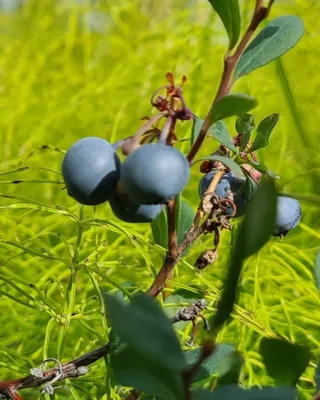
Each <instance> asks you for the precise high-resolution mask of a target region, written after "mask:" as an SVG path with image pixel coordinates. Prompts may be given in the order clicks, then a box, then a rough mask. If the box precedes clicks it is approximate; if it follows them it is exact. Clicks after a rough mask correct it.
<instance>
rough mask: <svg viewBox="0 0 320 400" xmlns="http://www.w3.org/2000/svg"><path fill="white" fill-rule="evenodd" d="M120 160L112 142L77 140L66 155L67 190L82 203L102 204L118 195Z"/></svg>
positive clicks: (63, 171)
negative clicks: (116, 193) (115, 193)
mask: <svg viewBox="0 0 320 400" xmlns="http://www.w3.org/2000/svg"><path fill="white" fill-rule="evenodd" d="M119 171H120V160H119V157H118V155H117V154H116V153H115V151H114V149H113V148H112V147H111V145H110V143H109V142H108V141H106V140H104V139H102V138H98V137H87V138H83V139H80V140H78V141H77V142H75V143H74V144H73V145H72V146H71V147H70V149H69V150H68V152H67V154H66V155H65V157H64V160H63V163H62V175H63V178H64V181H65V183H66V186H67V190H68V192H69V193H70V195H71V196H72V197H74V198H75V199H76V200H77V201H78V202H79V203H82V204H86V205H97V204H101V203H103V202H105V201H107V200H109V198H110V197H111V196H112V195H113V194H114V192H115V190H116V185H117V182H118V179H119Z"/></svg>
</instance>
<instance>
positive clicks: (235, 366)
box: [217, 351, 244, 386]
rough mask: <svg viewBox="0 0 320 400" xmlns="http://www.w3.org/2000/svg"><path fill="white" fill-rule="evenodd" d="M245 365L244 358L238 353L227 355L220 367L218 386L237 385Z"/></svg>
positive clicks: (233, 352)
mask: <svg viewBox="0 0 320 400" xmlns="http://www.w3.org/2000/svg"><path fill="white" fill-rule="evenodd" d="M243 363H244V358H243V356H242V355H241V354H240V353H239V352H238V351H232V352H230V353H228V354H226V355H225V356H224V357H223V358H222V359H221V362H220V365H219V370H218V375H219V379H218V383H217V385H218V386H221V385H232V384H234V385H237V384H238V382H239V376H240V371H241V368H242V366H243Z"/></svg>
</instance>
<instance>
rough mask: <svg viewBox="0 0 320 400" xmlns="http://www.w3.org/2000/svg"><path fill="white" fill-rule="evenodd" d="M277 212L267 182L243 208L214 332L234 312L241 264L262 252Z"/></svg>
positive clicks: (213, 324)
mask: <svg viewBox="0 0 320 400" xmlns="http://www.w3.org/2000/svg"><path fill="white" fill-rule="evenodd" d="M276 209H277V194H276V190H275V187H274V184H273V182H272V181H266V182H264V183H263V184H262V185H261V186H260V187H259V188H258V189H257V191H256V193H255V194H254V195H253V197H252V198H251V199H250V200H249V202H248V204H247V206H246V213H245V216H244V220H243V222H242V224H241V226H240V229H239V233H238V235H237V240H236V245H235V249H234V251H233V254H232V257H231V263H230V267H229V270H228V274H227V277H226V280H225V285H224V290H223V294H222V297H221V300H220V302H219V304H218V307H217V313H216V315H215V316H214V318H213V322H212V326H213V329H214V330H215V331H216V332H217V331H218V330H219V329H220V328H221V327H222V325H223V324H224V323H225V322H226V321H227V319H228V318H229V316H230V314H231V312H232V310H233V305H234V303H235V301H236V294H237V285H238V281H239V277H240V273H241V269H242V264H243V261H244V260H245V259H246V258H247V257H249V256H251V255H252V254H254V253H256V252H257V251H259V250H260V249H261V247H262V246H263V245H264V244H265V243H266V242H267V240H268V239H269V236H270V235H271V233H272V231H273V229H274V224H275V219H276Z"/></svg>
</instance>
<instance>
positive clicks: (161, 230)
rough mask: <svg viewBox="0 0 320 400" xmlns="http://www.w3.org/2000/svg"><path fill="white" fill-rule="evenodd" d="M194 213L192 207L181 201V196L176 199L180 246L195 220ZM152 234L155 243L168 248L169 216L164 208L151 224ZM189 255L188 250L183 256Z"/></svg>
mask: <svg viewBox="0 0 320 400" xmlns="http://www.w3.org/2000/svg"><path fill="white" fill-rule="evenodd" d="M194 215H195V213H194V211H193V208H192V206H191V205H190V204H189V203H188V202H187V201H185V200H181V196H180V195H179V196H177V199H176V229H177V241H178V245H180V243H181V242H182V240H183V239H184V236H185V234H186V232H188V230H189V228H190V227H191V225H192V223H193V219H194ZM151 228H152V234H153V238H154V241H155V242H156V243H157V244H159V245H160V246H162V247H164V248H167V247H168V214H167V209H166V208H164V209H163V210H162V211H161V213H160V214H159V215H158V216H157V218H155V219H154V220H153V221H152V222H151ZM186 253H187V249H186V250H185V251H184V252H183V255H185V254H186Z"/></svg>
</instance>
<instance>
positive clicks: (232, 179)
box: [198, 171, 247, 217]
mask: <svg viewBox="0 0 320 400" xmlns="http://www.w3.org/2000/svg"><path fill="white" fill-rule="evenodd" d="M215 174H216V171H211V172H209V173H208V174H206V175H204V176H203V178H202V179H201V180H200V182H199V188H198V190H199V196H200V197H202V196H203V194H204V192H205V191H206V190H207V189H208V187H209V185H210V183H211V181H212V178H213V177H214V176H215ZM245 182H246V180H245V178H238V177H237V176H236V175H234V174H233V173H232V172H228V173H226V174H224V175H223V177H222V179H221V180H220V182H219V183H218V185H217V188H216V191H215V193H216V194H217V195H218V196H220V197H221V198H223V199H226V198H228V196H229V195H230V194H231V193H233V196H234V202H235V205H236V206H237V214H236V216H237V217H239V216H240V215H242V214H243V212H244V204H245V202H246V201H247V200H246V198H245V196H244V190H245ZM232 211H233V210H232V207H231V206H229V207H227V210H226V214H227V215H230V214H232Z"/></svg>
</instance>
